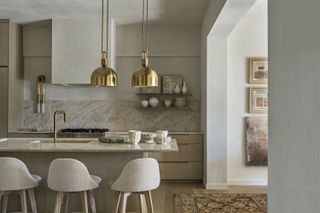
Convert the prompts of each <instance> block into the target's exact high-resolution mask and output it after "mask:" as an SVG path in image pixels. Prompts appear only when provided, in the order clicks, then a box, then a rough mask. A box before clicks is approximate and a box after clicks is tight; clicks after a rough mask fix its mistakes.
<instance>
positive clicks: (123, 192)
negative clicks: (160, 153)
mask: <svg viewBox="0 0 320 213" xmlns="http://www.w3.org/2000/svg"><path fill="white" fill-rule="evenodd" d="M159 185H160V171H159V164H158V161H157V160H155V159H153V158H140V159H135V160H132V161H130V162H129V163H128V164H127V165H126V166H125V167H124V169H123V170H122V173H121V175H120V177H119V178H118V179H117V180H116V181H115V182H114V183H113V184H112V186H111V189H112V190H114V191H117V192H118V199H117V202H116V205H115V210H114V212H115V213H118V211H119V210H120V212H121V213H125V212H126V205H127V198H128V196H130V195H131V194H133V193H136V194H139V199H140V208H141V211H142V208H143V205H144V201H146V204H147V208H148V212H152V213H153V212H154V209H153V203H152V198H151V190H154V189H156V188H158V187H159Z"/></svg>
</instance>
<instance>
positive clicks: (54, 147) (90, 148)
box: [0, 138, 179, 152]
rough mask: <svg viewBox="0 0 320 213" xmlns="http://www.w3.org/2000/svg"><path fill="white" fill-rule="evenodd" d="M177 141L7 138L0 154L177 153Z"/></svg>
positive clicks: (0, 147)
mask: <svg viewBox="0 0 320 213" xmlns="http://www.w3.org/2000/svg"><path fill="white" fill-rule="evenodd" d="M177 151H179V149H178V145H177V141H176V140H175V139H172V142H171V143H169V144H146V143H139V144H137V145H132V144H128V143H123V144H114V143H112V144H111V143H101V142H99V141H98V139H92V138H76V139H74V138H72V139H71V138H70V139H66V138H58V139H57V143H55V144H54V143H53V139H52V138H8V139H0V152H177Z"/></svg>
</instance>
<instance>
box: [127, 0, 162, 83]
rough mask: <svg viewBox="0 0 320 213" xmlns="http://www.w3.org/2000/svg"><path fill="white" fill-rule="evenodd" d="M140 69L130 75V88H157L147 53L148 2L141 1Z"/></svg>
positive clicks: (154, 74) (156, 81)
mask: <svg viewBox="0 0 320 213" xmlns="http://www.w3.org/2000/svg"><path fill="white" fill-rule="evenodd" d="M142 2H143V3H142V24H141V29H142V36H141V38H142V41H141V42H142V51H141V53H142V67H141V68H140V69H138V70H137V71H135V72H134V73H133V75H132V86H133V87H157V86H158V75H157V73H156V71H154V70H153V69H151V67H150V66H149V59H148V51H149V47H148V45H149V42H148V36H149V35H148V34H149V33H148V30H149V29H148V24H149V23H148V22H149V14H148V13H149V11H148V8H149V1H148V0H142Z"/></svg>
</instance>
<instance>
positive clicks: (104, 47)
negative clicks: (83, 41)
mask: <svg viewBox="0 0 320 213" xmlns="http://www.w3.org/2000/svg"><path fill="white" fill-rule="evenodd" d="M104 4H105V3H104V0H102V7H101V8H102V12H101V14H102V15H101V53H102V54H105V53H107V52H108V49H109V39H108V37H109V0H107V14H106V16H107V17H106V19H107V20H106V21H107V23H106V25H105V23H104V22H105V14H104V12H105V11H104V10H105V5H104ZM105 27H106V29H104V28H105ZM104 32H106V36H104ZM104 42H106V44H104Z"/></svg>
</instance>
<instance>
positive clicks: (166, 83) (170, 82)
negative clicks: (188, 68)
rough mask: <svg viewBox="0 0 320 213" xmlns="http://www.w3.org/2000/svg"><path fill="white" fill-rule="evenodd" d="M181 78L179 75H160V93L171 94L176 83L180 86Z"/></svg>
mask: <svg viewBox="0 0 320 213" xmlns="http://www.w3.org/2000/svg"><path fill="white" fill-rule="evenodd" d="M182 82H183V78H182V76H181V75H163V76H162V93H163V94H173V93H174V89H175V88H176V85H177V84H179V86H180V88H182Z"/></svg>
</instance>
